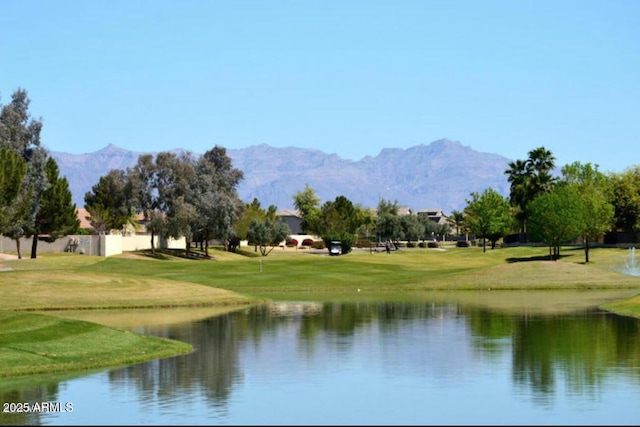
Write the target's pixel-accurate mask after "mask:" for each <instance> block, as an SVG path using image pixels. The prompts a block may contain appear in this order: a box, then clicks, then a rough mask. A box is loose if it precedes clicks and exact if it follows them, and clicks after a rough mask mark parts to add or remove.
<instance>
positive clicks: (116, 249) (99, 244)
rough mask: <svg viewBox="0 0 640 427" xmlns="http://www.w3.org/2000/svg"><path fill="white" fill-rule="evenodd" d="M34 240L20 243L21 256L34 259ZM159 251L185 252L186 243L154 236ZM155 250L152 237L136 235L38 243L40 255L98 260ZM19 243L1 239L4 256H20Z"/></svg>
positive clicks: (0, 247)
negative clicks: (74, 255) (75, 255)
mask: <svg viewBox="0 0 640 427" xmlns="http://www.w3.org/2000/svg"><path fill="white" fill-rule="evenodd" d="M32 243H33V238H31V237H30V238H22V239H20V252H21V253H22V256H23V257H29V256H30V255H31V245H32ZM154 244H155V247H156V248H163V249H184V248H185V247H186V241H185V239H184V238H181V239H162V238H160V237H158V236H154ZM144 249H151V235H150V234H136V235H133V236H120V235H112V234H109V235H94V234H92V235H74V236H66V237H62V238H60V239H58V240H56V241H55V242H47V241H44V240H40V241H38V248H37V252H38V253H42V252H73V253H78V254H86V255H94V256H104V257H107V256H112V255H119V254H121V253H123V252H130V251H137V250H144ZM17 251H18V248H17V244H16V241H15V240H13V239H10V238H8V237H4V236H0V253H2V252H17Z"/></svg>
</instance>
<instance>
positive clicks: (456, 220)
mask: <svg viewBox="0 0 640 427" xmlns="http://www.w3.org/2000/svg"><path fill="white" fill-rule="evenodd" d="M449 223H450V224H451V225H452V226H454V227H455V228H456V236H458V237H460V227H462V225H463V223H464V212H462V211H456V210H454V211H451V215H450V216H449Z"/></svg>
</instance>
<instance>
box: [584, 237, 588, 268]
mask: <svg viewBox="0 0 640 427" xmlns="http://www.w3.org/2000/svg"><path fill="white" fill-rule="evenodd" d="M584 262H586V263H588V262H589V239H584Z"/></svg>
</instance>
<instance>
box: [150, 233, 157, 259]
mask: <svg viewBox="0 0 640 427" xmlns="http://www.w3.org/2000/svg"><path fill="white" fill-rule="evenodd" d="M155 237H156V233H155V230H153V229H151V253H152V254H154V255H155V254H156V245H155V243H154V240H155Z"/></svg>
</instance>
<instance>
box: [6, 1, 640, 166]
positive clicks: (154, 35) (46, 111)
mask: <svg viewBox="0 0 640 427" xmlns="http://www.w3.org/2000/svg"><path fill="white" fill-rule="evenodd" d="M0 62H1V65H0V96H1V98H0V103H2V104H5V103H7V102H9V100H10V97H11V94H12V93H13V92H14V91H15V90H16V89H17V88H18V87H21V88H24V89H26V90H27V91H28V93H29V97H30V98H31V105H30V111H31V114H32V116H33V117H36V118H37V117H41V118H42V119H43V122H44V128H43V131H42V137H43V144H44V145H45V146H46V147H47V148H49V149H51V150H53V151H63V152H69V153H87V152H93V151H97V150H99V149H101V148H104V147H105V146H107V145H108V144H115V145H117V146H120V147H123V148H127V149H131V150H134V151H162V150H170V149H173V148H186V149H188V150H191V151H193V152H194V153H203V152H204V151H206V150H208V149H210V148H212V147H214V146H215V145H220V146H223V147H226V148H228V149H236V148H245V147H249V146H252V145H257V144H262V143H266V144H269V145H272V146H275V147H289V146H293V147H302V148H315V149H318V150H321V151H324V152H326V153H335V154H338V155H339V156H341V157H343V158H346V159H352V160H359V159H361V158H362V157H364V156H367V155H371V156H375V155H377V154H378V153H379V152H380V150H382V149H383V148H403V149H406V148H409V147H412V146H415V145H420V144H429V143H431V142H433V141H435V140H437V139H441V138H448V139H451V140H455V141H460V142H461V143H462V144H463V145H467V146H470V147H471V148H473V149H474V150H477V151H481V152H489V153H498V154H501V155H503V156H506V157H508V158H510V159H526V158H527V153H528V152H529V150H531V149H533V148H535V147H538V146H544V147H546V148H547V149H549V150H551V151H552V152H553V153H554V155H555V156H556V158H557V164H558V165H560V166H562V165H564V164H566V163H571V162H573V161H580V162H583V163H587V162H591V163H597V164H599V165H600V170H602V171H615V172H618V171H622V170H624V169H625V168H627V167H629V166H632V165H637V164H640V157H639V155H638V152H639V150H638V149H637V147H638V142H639V138H640V116H639V114H638V113H639V102H640V2H639V1H636V0H606V1H605V0H603V1H591V0H581V1H573V0H561V1H557V0H553V1H549V0H535V1H525V0H521V1H520V0H518V1H513V0H508V1H490V0H488V1H445V0H443V1H429V0H423V1H409V0H407V1H402V0H398V1H376V0H368V1H357V0H350V1H346V0H342V1H333V0H329V1H311V0H309V1H303V0H299V1H275V0H274V1H269V0H262V1H244V0H233V1H214V0H201V1H193V0H180V1H178V0H175V1H166V0H146V1H143V0H138V1H135V0H128V1H119V0H109V1H102V0H91V1H71V0H66V1H65V0H59V1H48V0H46V1H45V0H41V1H34V0H0Z"/></svg>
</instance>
